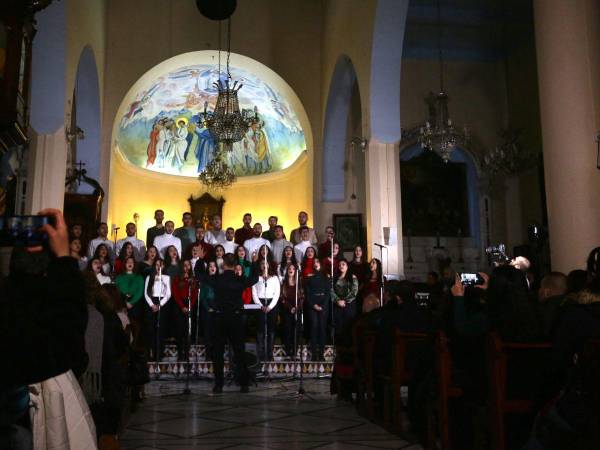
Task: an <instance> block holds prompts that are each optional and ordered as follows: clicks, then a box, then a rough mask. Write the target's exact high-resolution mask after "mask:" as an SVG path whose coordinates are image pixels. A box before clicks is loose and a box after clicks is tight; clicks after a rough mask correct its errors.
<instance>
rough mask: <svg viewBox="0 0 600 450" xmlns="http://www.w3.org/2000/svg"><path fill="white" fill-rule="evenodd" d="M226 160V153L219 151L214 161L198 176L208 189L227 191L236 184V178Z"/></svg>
mask: <svg viewBox="0 0 600 450" xmlns="http://www.w3.org/2000/svg"><path fill="white" fill-rule="evenodd" d="M226 159H227V155H226V153H225V152H224V151H222V150H219V151H218V152H217V154H216V155H215V157H214V159H213V160H212V161H211V162H209V163H208V164H207V165H206V167H205V168H204V170H203V171H202V172H201V173H200V175H198V180H200V182H201V183H202V184H203V185H205V186H206V187H207V188H208V189H225V188H228V187H229V186H231V185H232V184H233V183H235V180H236V176H235V172H234V171H233V169H232V168H231V167H229V165H228V164H227V162H226Z"/></svg>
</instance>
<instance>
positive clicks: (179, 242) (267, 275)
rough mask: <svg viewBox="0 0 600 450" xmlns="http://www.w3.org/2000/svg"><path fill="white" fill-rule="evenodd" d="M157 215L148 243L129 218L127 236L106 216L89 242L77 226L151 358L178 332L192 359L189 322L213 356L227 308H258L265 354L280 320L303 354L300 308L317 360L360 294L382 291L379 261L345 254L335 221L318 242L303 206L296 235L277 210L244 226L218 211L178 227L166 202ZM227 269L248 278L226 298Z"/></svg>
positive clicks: (82, 251)
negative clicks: (221, 280)
mask: <svg viewBox="0 0 600 450" xmlns="http://www.w3.org/2000/svg"><path fill="white" fill-rule="evenodd" d="M154 219H155V221H156V225H154V226H153V227H151V228H149V229H148V230H147V233H146V241H145V242H144V241H142V240H141V239H138V238H137V230H136V225H135V224H134V223H128V224H127V226H126V236H125V237H124V238H123V239H119V240H110V239H109V238H108V226H107V224H106V223H101V224H100V225H99V226H98V229H97V231H98V235H97V237H96V238H94V239H92V240H91V241H90V242H89V243H87V245H85V244H86V243H84V242H83V234H84V233H83V230H82V227H81V225H78V224H74V225H72V226H71V229H70V232H71V241H70V242H71V254H72V256H73V257H75V258H76V259H77V260H78V261H79V266H80V268H81V269H82V270H89V271H92V272H93V273H94V274H95V275H96V278H97V279H98V281H99V282H100V283H101V284H105V283H114V284H115V285H116V286H117V287H118V289H119V291H120V293H121V295H122V299H123V309H124V310H125V308H126V311H127V316H128V317H129V319H130V320H131V322H133V323H135V324H137V325H139V327H140V329H141V330H142V335H143V338H144V339H143V340H144V342H145V343H146V347H147V348H148V350H149V355H151V357H152V358H158V357H159V355H161V354H162V353H163V342H164V339H165V338H166V337H175V338H176V340H177V347H178V355H179V357H180V359H184V355H185V353H186V351H187V347H186V344H187V342H188V340H187V338H188V333H190V330H191V342H192V343H198V342H199V340H200V339H199V336H201V337H202V339H203V343H204V345H205V347H206V355H207V357H209V358H212V359H214V357H215V355H214V354H213V350H214V348H215V346H214V342H215V339H216V334H217V333H218V330H217V329H216V328H217V327H216V324H217V323H218V321H219V317H220V315H221V314H225V313H230V312H236V313H237V312H238V311H240V310H243V309H245V310H246V311H248V310H254V311H256V313H255V314H254V315H255V316H256V340H257V352H258V357H259V358H260V359H261V360H265V359H268V360H272V358H273V344H274V341H275V334H276V331H277V329H281V330H282V332H281V341H282V343H283V345H284V347H285V351H286V354H287V355H293V354H295V349H296V345H297V341H298V336H299V335H298V327H297V323H298V321H299V320H300V317H299V316H300V314H303V322H304V323H306V325H305V327H304V328H305V332H306V333H305V335H308V336H309V340H310V350H311V358H312V359H313V360H319V359H322V358H323V351H324V347H325V343H326V340H327V336H328V335H330V334H331V335H332V336H334V335H335V334H336V333H338V332H341V330H343V329H344V327H345V326H347V325H348V324H349V323H351V321H352V319H353V318H354V317H355V315H356V314H357V304H358V303H359V301H360V300H361V299H362V298H364V297H366V296H367V295H374V296H378V295H379V286H380V280H381V263H380V261H379V260H377V259H372V260H371V261H370V262H367V260H366V255H364V254H363V250H362V248H361V247H360V246H357V247H355V249H354V251H353V257H352V259H351V260H350V261H348V260H346V259H344V258H343V257H342V256H341V255H340V246H339V243H338V242H336V240H335V235H334V229H333V227H331V226H328V227H327V228H326V235H325V238H324V239H322V242H321V243H319V241H318V238H317V234H316V233H315V230H314V229H312V228H310V227H308V226H307V221H308V215H307V213H305V212H300V213H299V214H298V222H299V227H298V228H296V229H294V230H292V232H291V234H290V240H288V239H287V237H286V235H285V233H284V229H283V227H282V226H281V225H278V224H277V217H275V216H271V217H270V218H269V228H268V230H266V231H263V229H262V225H261V224H260V223H255V224H254V225H252V215H251V214H250V213H246V214H245V215H244V216H243V225H242V227H241V228H238V229H236V230H234V229H233V228H231V227H230V228H226V229H223V226H222V221H221V217H219V216H218V215H216V216H214V217H213V218H212V220H211V222H210V226H209V227H208V229H205V227H204V226H203V225H197V226H194V225H193V217H192V214H191V213H187V212H186V213H184V214H183V218H182V221H183V226H181V227H179V228H175V224H174V223H173V221H171V220H167V221H165V220H164V212H163V211H162V210H156V212H155V215H154ZM228 269H229V270H230V271H231V272H232V273H231V276H235V277H236V278H235V279H232V280H230V283H231V282H235V281H236V280H240V281H243V282H244V283H245V284H244V285H243V286H242V285H240V286H241V287H240V292H241V296H240V297H241V298H239V299H238V298H234V299H226V298H224V297H226V296H227V294H226V293H225V294H223V293H221V294H219V292H223V291H219V290H218V289H215V287H216V286H215V283H214V280H216V279H217V278H218V277H219V276H220V275H221V276H223V275H224V274H225V272H226V271H227V270H228ZM231 269H233V270H231ZM219 297H222V298H219ZM233 297H235V296H233ZM244 305H254V306H245V307H244ZM241 323H242V324H243V328H244V330H243V333H242V335H241V337H240V339H241V340H245V328H246V324H247V321H246V320H245V319H244V320H243V322H241ZM278 325H280V326H279V327H278ZM328 327H329V330H328ZM157 330H158V331H157ZM155 342H156V343H158V345H156V346H154V345H153V344H154V343H155Z"/></svg>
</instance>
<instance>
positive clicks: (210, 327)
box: [201, 310, 245, 361]
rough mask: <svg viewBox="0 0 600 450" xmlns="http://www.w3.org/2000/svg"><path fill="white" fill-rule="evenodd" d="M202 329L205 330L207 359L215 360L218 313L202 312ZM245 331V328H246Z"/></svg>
mask: <svg viewBox="0 0 600 450" xmlns="http://www.w3.org/2000/svg"><path fill="white" fill-rule="evenodd" d="M201 313H202V327H203V328H204V335H203V336H204V349H205V352H206V353H205V355H206V359H207V360H210V361H212V360H213V350H214V346H215V320H216V318H215V316H216V315H217V313H215V312H214V311H213V312H208V311H206V310H202V312H201ZM244 329H245V328H244Z"/></svg>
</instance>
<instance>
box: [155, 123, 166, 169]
mask: <svg viewBox="0 0 600 450" xmlns="http://www.w3.org/2000/svg"><path fill="white" fill-rule="evenodd" d="M165 122H166V121H165V119H161V120H159V121H158V138H157V141H156V162H155V163H156V167H158V168H161V169H162V168H164V167H165V144H166V143H167V129H166V127H165Z"/></svg>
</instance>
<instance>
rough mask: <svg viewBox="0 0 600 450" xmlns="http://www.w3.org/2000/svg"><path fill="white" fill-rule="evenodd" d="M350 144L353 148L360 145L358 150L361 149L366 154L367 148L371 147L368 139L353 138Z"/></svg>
mask: <svg viewBox="0 0 600 450" xmlns="http://www.w3.org/2000/svg"><path fill="white" fill-rule="evenodd" d="M350 144H351V145H352V147H354V146H355V145H358V148H360V150H361V151H362V152H363V153H364V152H366V151H367V146H368V145H369V141H368V140H367V139H366V138H362V137H353V138H352V140H351V141H350Z"/></svg>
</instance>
